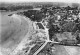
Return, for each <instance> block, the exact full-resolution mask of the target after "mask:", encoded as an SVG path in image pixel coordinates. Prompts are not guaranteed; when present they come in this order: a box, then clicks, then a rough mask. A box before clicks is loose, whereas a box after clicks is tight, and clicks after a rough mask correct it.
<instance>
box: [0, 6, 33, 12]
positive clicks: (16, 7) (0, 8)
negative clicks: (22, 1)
mask: <svg viewBox="0 0 80 55" xmlns="http://www.w3.org/2000/svg"><path fill="white" fill-rule="evenodd" d="M24 9H33V6H30V5H29V6H8V7H0V10H5V11H16V10H24Z"/></svg>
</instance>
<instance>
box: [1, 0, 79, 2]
mask: <svg viewBox="0 0 80 55" xmlns="http://www.w3.org/2000/svg"><path fill="white" fill-rule="evenodd" d="M0 2H9V3H17V2H66V3H80V0H0Z"/></svg>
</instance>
